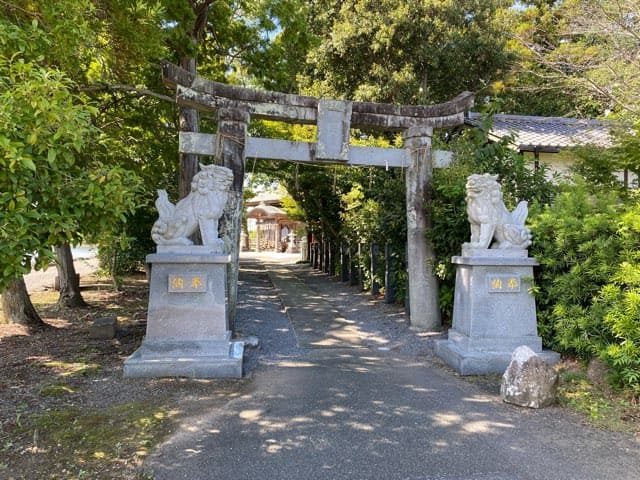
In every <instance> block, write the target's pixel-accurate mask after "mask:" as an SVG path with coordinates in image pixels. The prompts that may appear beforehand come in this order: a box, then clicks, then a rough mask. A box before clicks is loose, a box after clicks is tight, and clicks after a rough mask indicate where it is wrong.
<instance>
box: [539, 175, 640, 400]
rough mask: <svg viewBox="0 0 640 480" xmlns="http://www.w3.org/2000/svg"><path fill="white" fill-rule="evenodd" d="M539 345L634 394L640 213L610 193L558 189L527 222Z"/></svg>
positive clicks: (639, 353)
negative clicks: (604, 369)
mask: <svg viewBox="0 0 640 480" xmlns="http://www.w3.org/2000/svg"><path fill="white" fill-rule="evenodd" d="M532 229H533V230H534V232H535V236H534V244H533V245H532V249H531V252H532V255H534V256H535V257H536V258H538V260H539V261H540V264H541V268H540V270H539V274H538V278H537V279H536V283H537V286H538V294H537V304H538V320H539V326H540V331H541V334H542V336H543V339H544V341H545V343H547V344H549V345H551V346H553V347H554V348H556V349H558V350H560V351H561V352H563V353H570V354H573V355H577V356H578V357H579V358H582V359H584V360H588V359H590V358H592V357H600V358H601V359H602V360H604V361H605V362H606V363H607V365H608V366H609V367H610V369H611V372H612V377H613V380H614V381H615V382H616V383H617V384H619V385H622V386H625V387H627V388H630V389H632V390H634V391H635V392H636V393H638V392H640V334H639V333H638V332H640V283H639V282H640V255H639V254H638V251H640V235H638V233H640V207H639V206H638V199H637V198H631V199H629V200H627V201H625V202H623V201H622V200H621V198H620V197H619V196H617V195H616V194H615V192H603V191H599V192H595V193H594V192H593V191H590V189H588V188H586V187H585V185H584V184H580V183H578V184H576V185H573V186H567V187H565V189H564V191H563V192H562V193H561V194H559V195H558V196H557V198H556V201H555V202H554V204H553V205H550V206H547V207H546V208H544V209H542V211H540V212H539V213H538V214H537V215H535V216H534V217H533V218H532Z"/></svg>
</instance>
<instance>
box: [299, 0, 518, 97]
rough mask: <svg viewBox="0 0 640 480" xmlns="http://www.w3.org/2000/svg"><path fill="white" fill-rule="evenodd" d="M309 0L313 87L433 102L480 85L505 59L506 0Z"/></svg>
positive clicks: (487, 81)
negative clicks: (315, 42)
mask: <svg viewBox="0 0 640 480" xmlns="http://www.w3.org/2000/svg"><path fill="white" fill-rule="evenodd" d="M314 3H316V7H315V8H317V10H318V11H319V12H318V13H319V15H318V16H317V17H314V19H313V25H312V28H314V29H315V30H316V32H317V34H318V36H319V37H320V38H321V41H320V45H319V46H318V48H315V49H313V50H312V51H311V53H310V57H309V65H308V69H309V70H308V74H307V77H308V81H307V84H308V85H309V88H311V87H312V88H311V90H312V91H313V92H314V93H317V94H321V95H327V96H338V97H345V98H353V99H356V100H370V101H383V102H391V103H434V102H439V101H445V100H448V99H450V98H451V97H453V96H455V95H456V94H458V93H460V92H461V91H463V90H471V91H481V90H483V89H484V88H485V87H487V86H488V85H489V84H490V83H491V82H492V81H493V80H494V79H495V78H496V75H497V73H498V72H499V71H500V70H501V69H502V68H504V67H505V66H506V60H507V55H506V53H505V49H504V46H505V42H506V36H505V33H506V32H505V31H504V28H503V27H504V17H505V16H506V15H508V14H509V10H508V8H509V7H510V6H511V3H512V2H509V1H502V0H491V1H476V0H465V1H453V0H446V1H442V0H437V1H435V0H420V1H412V2H405V1H400V0H382V1H373V0H349V1H344V2H335V1H331V0H328V1H320V2H314ZM322 10H327V11H328V12H331V13H330V14H325V15H322V13H321V11H322ZM311 84H313V85H311Z"/></svg>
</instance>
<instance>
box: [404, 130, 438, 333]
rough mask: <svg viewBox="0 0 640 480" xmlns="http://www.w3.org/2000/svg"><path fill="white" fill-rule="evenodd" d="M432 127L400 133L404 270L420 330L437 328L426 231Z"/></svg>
mask: <svg viewBox="0 0 640 480" xmlns="http://www.w3.org/2000/svg"><path fill="white" fill-rule="evenodd" d="M432 135H433V129H432V128H431V127H424V126H419V127H411V128H409V129H408V130H406V131H405V132H404V134H403V137H404V145H405V148H407V149H409V153H410V158H411V164H410V165H409V168H408V169H407V177H406V186H407V258H408V265H407V270H408V273H409V301H410V306H411V307H410V309H411V315H410V323H411V326H412V327H414V328H417V329H420V330H427V331H436V330H440V328H441V326H442V321H441V319H440V306H439V298H438V297H439V295H438V279H437V278H436V276H435V274H434V264H435V254H434V251H433V246H432V245H431V242H430V241H429V239H428V238H427V236H426V234H427V232H428V231H429V230H430V229H431V219H430V218H429V214H428V212H427V209H426V205H428V204H429V202H430V201H431V179H432V175H433V165H432V158H431V155H432V152H431V136H432Z"/></svg>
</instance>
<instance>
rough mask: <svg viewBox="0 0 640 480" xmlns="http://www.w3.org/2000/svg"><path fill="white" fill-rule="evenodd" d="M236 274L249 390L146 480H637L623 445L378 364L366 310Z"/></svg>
mask: <svg viewBox="0 0 640 480" xmlns="http://www.w3.org/2000/svg"><path fill="white" fill-rule="evenodd" d="M262 265H265V266H266V270H268V274H269V277H267V275H266V272H265V267H263V266H262ZM242 266H243V269H242V272H241V284H240V289H241V294H242V297H241V298H242V302H243V304H242V308H241V309H240V310H239V311H240V312H242V313H241V314H240V318H239V320H238V323H239V326H240V327H241V328H242V329H243V333H246V334H257V333H259V332H260V331H262V332H263V333H264V334H265V335H266V337H265V336H263V337H262V340H263V342H266V343H263V344H262V350H258V351H255V352H253V353H251V355H254V356H255V358H254V359H253V360H251V361H252V362H253V363H252V364H251V365H250V368H249V370H250V371H251V372H252V373H253V376H252V379H251V381H250V382H249V385H248V388H247V389H246V390H245V391H244V392H243V394H241V395H240V396H238V397H236V398H234V399H232V400H230V401H229V402H228V403H227V404H226V405H225V406H224V407H223V408H221V409H219V410H216V411H206V412H202V413H201V414H200V415H198V416H197V417H194V418H191V419H188V420H186V421H185V423H184V425H183V426H182V428H181V429H180V430H179V431H177V432H176V434H175V435H174V436H173V437H172V438H171V439H170V440H169V441H168V442H166V443H165V444H163V445H162V446H161V447H159V448H158V450H157V451H156V452H155V453H154V455H153V456H152V458H151V459H150V460H149V462H148V465H149V466H150V467H151V468H152V469H153V470H154V473H155V475H156V477H155V478H156V479H157V480H165V479H166V480H175V479H180V478H189V479H217V478H224V479H226V478H234V479H255V478H263V479H349V480H352V479H411V480H414V479H415V480H418V479H425V480H426V479H433V480H435V479H443V480H470V479H482V480H485V479H487V480H488V479H494V480H507V479H522V480H534V479H536V480H539V479H545V480H553V479H558V480H560V479H576V480H577V479H580V480H589V479H593V480H596V479H597V480H605V479H612V480H613V479H621V480H626V479H628V480H631V479H634V480H635V479H637V478H638V471H639V466H640V448H639V446H638V443H637V442H636V441H634V440H633V438H632V437H630V436H627V435H623V434H615V433H609V432H603V431H597V430H593V429H591V428H588V427H585V426H582V425H580V424H579V423H578V422H577V421H576V418H575V417H573V416H570V415H567V414H566V413H565V412H564V411H562V410H561V409H559V408H549V409H546V410H540V411H536V410H527V409H520V408H518V407H514V406H510V405H506V404H503V403H501V402H500V400H499V398H497V397H496V396H495V395H488V394H486V393H484V392H483V391H481V390H480V389H479V388H478V387H477V386H475V385H473V384H470V383H468V382H464V381H461V380H460V379H459V378H457V377H455V376H453V375H451V374H450V373H447V371H446V370H443V369H441V368H440V367H438V366H437V365H434V364H433V363H432V362H430V361H429V360H428V358H426V357H420V356H413V357H409V356H407V355H404V354H401V353H402V351H401V350H393V349H389V350H380V349H379V348H378V346H379V343H378V342H373V343H372V342H371V332H376V331H378V330H379V329H378V327H377V326H374V327H372V328H369V327H363V326H362V325H364V322H365V320H363V317H366V312H365V313H363V310H366V308H367V307H366V305H360V306H359V310H358V314H357V315H354V314H353V313H354V312H345V311H344V310H338V309H336V304H337V303H340V302H334V301H332V299H331V298H330V297H331V295H328V294H327V292H326V291H325V292H321V291H319V290H318V289H314V288H312V285H310V283H312V282H309V279H308V278H307V279H306V280H307V281H305V277H307V275H308V273H307V272H303V271H301V270H297V269H298V268H299V267H297V266H286V265H279V264H277V263H273V262H269V261H268V260H265V262H264V264H260V262H257V261H256V260H250V261H248V262H244V263H243V265H242ZM269 279H271V281H273V284H274V285H275V288H276V290H277V291H278V292H279V296H278V295H276V293H275V291H274V289H273V287H272V286H271V281H269ZM315 281H318V282H320V281H321V280H320V279H314V282H315ZM325 281H326V282H331V280H330V279H326V280H325ZM280 301H282V303H280ZM342 305H346V304H345V303H342ZM285 311H286V315H285ZM378 314H379V312H376V311H375V309H372V310H371V317H372V318H376V316H377V315H378ZM287 316H288V317H289V318H290V319H291V320H290V322H289V318H287ZM391 316H392V317H393V315H391ZM292 327H293V328H292ZM269 329H271V331H272V332H273V331H274V330H275V331H279V332H278V333H271V334H270V336H269V334H267V331H268V330H269ZM293 330H295V336H293ZM387 333H388V331H387ZM414 335H415V334H414ZM387 337H388V336H387ZM296 339H297V342H296ZM386 339H387V340H392V339H389V338H386ZM424 341H428V340H424ZM280 348H281V349H282V350H281V351H277V350H278V349H280Z"/></svg>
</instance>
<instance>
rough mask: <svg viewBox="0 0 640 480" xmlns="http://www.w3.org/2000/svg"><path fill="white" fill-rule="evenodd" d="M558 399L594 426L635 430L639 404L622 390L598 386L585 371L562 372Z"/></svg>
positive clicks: (629, 431)
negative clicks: (617, 390)
mask: <svg viewBox="0 0 640 480" xmlns="http://www.w3.org/2000/svg"><path fill="white" fill-rule="evenodd" d="M558 402H559V403H560V405H562V406H564V407H567V408H570V409H571V410H574V411H576V412H578V413H579V414H581V415H582V416H583V418H585V420H586V421H587V423H589V424H590V425H592V426H594V427H597V428H603V429H607V430H612V431H619V432H628V433H634V432H636V431H637V423H636V422H634V421H633V420H635V417H636V416H638V415H639V414H640V411H639V409H638V405H637V404H635V402H634V401H633V400H632V399H629V398H627V397H626V396H625V395H623V394H622V393H620V392H614V391H611V390H607V389H603V388H601V387H599V386H597V385H594V384H593V383H592V382H591V381H589V379H588V378H587V375H586V373H585V372H584V371H576V370H569V371H565V372H561V374H560V385H559V387H558Z"/></svg>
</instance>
